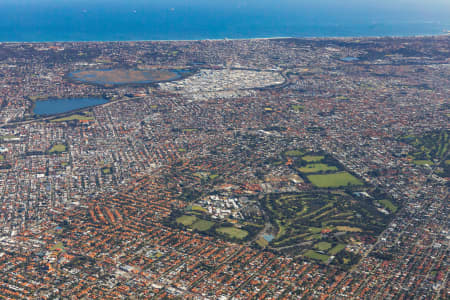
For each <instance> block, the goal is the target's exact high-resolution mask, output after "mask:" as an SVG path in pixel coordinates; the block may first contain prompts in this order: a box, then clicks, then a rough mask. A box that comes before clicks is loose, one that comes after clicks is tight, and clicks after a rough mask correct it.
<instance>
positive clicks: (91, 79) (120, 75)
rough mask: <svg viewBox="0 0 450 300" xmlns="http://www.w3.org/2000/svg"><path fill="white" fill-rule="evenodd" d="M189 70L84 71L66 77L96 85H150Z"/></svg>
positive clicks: (187, 73) (177, 77) (185, 73)
mask: <svg viewBox="0 0 450 300" xmlns="http://www.w3.org/2000/svg"><path fill="white" fill-rule="evenodd" d="M189 74H190V70H184V69H180V70H178V69H177V70H169V69H150V70H130V69H107V70H85V71H76V72H72V73H69V74H68V75H67V77H68V78H69V79H71V80H74V81H78V82H82V83H91V84H97V85H105V86H114V85H130V84H131V85H132V84H151V83H158V82H166V81H172V80H177V79H181V78H184V77H186V76H187V75H189Z"/></svg>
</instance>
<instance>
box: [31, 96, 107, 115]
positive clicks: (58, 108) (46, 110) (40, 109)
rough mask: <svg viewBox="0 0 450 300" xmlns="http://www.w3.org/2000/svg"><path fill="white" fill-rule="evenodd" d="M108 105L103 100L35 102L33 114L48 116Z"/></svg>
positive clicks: (75, 99) (81, 99)
mask: <svg viewBox="0 0 450 300" xmlns="http://www.w3.org/2000/svg"><path fill="white" fill-rule="evenodd" d="M105 103H108V100H106V99H103V98H67V99H48V100H43V101H36V103H35V105H34V109H33V113H34V114H36V115H38V116H50V115H56V114H61V113H66V112H70V111H73V110H78V109H81V108H86V107H92V106H96V105H100V104H105Z"/></svg>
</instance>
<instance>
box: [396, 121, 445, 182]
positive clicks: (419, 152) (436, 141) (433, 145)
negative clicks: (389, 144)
mask: <svg viewBox="0 0 450 300" xmlns="http://www.w3.org/2000/svg"><path fill="white" fill-rule="evenodd" d="M449 135H450V130H448V129H447V130H440V131H431V132H427V133H425V134H422V135H415V134H410V135H406V136H403V137H401V138H400V140H401V141H402V142H404V143H407V144H409V145H411V146H413V147H414V149H413V150H411V151H410V152H409V153H408V157H409V158H411V159H412V161H413V163H414V164H416V165H429V166H434V167H437V168H436V173H437V174H438V175H439V176H442V177H450V165H449V164H448V163H446V160H445V159H446V157H447V155H448V150H449V148H450V139H449ZM436 164H437V165H436Z"/></svg>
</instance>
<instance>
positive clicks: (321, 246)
mask: <svg viewBox="0 0 450 300" xmlns="http://www.w3.org/2000/svg"><path fill="white" fill-rule="evenodd" d="M314 248H316V249H318V250H320V251H325V250H328V249H330V248H331V243H328V242H319V243H317V244H315V245H314Z"/></svg>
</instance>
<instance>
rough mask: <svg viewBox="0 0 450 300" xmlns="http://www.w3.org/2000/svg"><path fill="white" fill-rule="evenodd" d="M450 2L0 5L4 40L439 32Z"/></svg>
mask: <svg viewBox="0 0 450 300" xmlns="http://www.w3.org/2000/svg"><path fill="white" fill-rule="evenodd" d="M448 30H450V1H444V0H434V1H421V0H396V1H387V0H381V1H380V0H378V1H375V0H368V1H357V0H347V1H336V0H319V1H298V0H278V1H273V0H272V1H269V0H258V1H257V0H247V1H244V0H227V1H225V0H216V1H206V0H191V1H189V0H165V1H162V0H156V1H144V0H128V1H106V0H93V1H87V0H14V1H12V0H2V1H0V41H2V42H11V41H110V40H112V41H115V40H118V41H124V40H125V41H126V40H178V39H182V40H193V39H223V38H263V37H278V36H283V37H284V36H290V37H312V36H317V37H335V36H409V35H436V34H443V33H446V32H447V31H448Z"/></svg>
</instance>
